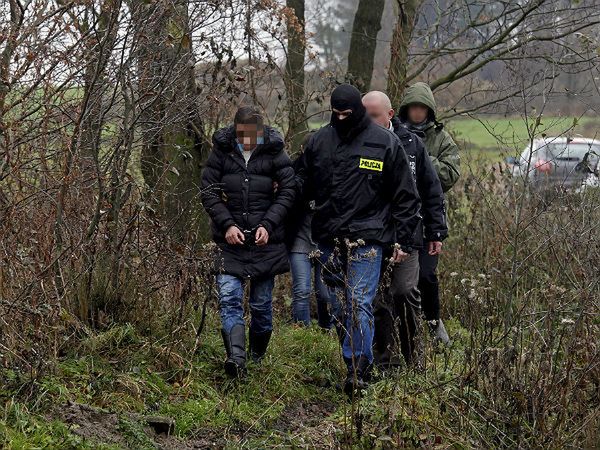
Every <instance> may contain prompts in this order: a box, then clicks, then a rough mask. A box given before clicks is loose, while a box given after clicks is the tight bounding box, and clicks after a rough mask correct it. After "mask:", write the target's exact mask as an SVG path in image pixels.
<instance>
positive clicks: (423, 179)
mask: <svg viewBox="0 0 600 450" xmlns="http://www.w3.org/2000/svg"><path fill="white" fill-rule="evenodd" d="M392 127H393V128H394V133H396V136H398V138H400V144H401V145H402V148H403V149H404V151H405V152H406V156H407V158H408V164H409V166H410V169H411V171H412V174H413V177H414V179H415V182H416V183H417V191H418V192H419V197H420V198H421V215H422V216H423V227H424V230H423V229H422V228H419V230H417V233H416V235H415V246H416V247H421V246H422V245H423V242H431V241H443V240H444V239H446V237H448V226H447V224H446V207H445V200H444V192H443V190H442V184H441V183H440V179H439V178H438V176H437V173H436V171H435V168H434V167H433V164H432V163H431V159H430V158H429V154H428V153H427V150H426V149H425V145H423V141H421V139H420V138H419V137H418V136H416V135H415V134H413V133H411V132H410V131H408V130H407V129H406V127H405V126H404V125H402V122H400V119H398V117H393V118H392ZM423 231H424V234H423Z"/></svg>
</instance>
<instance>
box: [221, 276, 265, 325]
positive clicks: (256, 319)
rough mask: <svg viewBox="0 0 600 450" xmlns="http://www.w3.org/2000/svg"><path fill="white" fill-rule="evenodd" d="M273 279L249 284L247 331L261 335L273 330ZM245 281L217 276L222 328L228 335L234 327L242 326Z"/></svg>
mask: <svg viewBox="0 0 600 450" xmlns="http://www.w3.org/2000/svg"><path fill="white" fill-rule="evenodd" d="M274 282H275V279H274V278H273V277H269V278H265V279H262V280H251V281H250V300H249V302H248V303H249V305H250V317H251V319H250V329H251V330H252V331H253V332H255V333H264V332H267V331H271V330H272V329H273V307H272V300H273V285H274ZM245 284H246V280H242V279H241V278H238V277H234V276H233V275H217V288H218V290H219V309H220V313H221V326H222V328H223V330H224V331H225V332H226V333H229V332H230V331H231V329H232V328H233V327H234V325H244V324H245V322H244V286H245Z"/></svg>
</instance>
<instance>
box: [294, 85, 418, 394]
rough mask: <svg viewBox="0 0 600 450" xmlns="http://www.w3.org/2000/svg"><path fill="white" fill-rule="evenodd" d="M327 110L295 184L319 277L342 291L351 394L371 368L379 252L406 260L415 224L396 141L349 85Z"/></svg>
mask: <svg viewBox="0 0 600 450" xmlns="http://www.w3.org/2000/svg"><path fill="white" fill-rule="evenodd" d="M331 107H332V115H331V123H330V124H329V125H327V126H325V127H323V128H321V129H320V130H319V131H317V132H316V133H315V134H314V135H313V136H312V137H311V138H310V140H309V142H308V144H307V146H306V149H305V151H304V153H303V155H302V157H301V158H300V160H299V162H298V164H297V168H298V173H297V178H298V181H299V184H300V186H301V190H302V193H303V195H304V198H305V199H308V200H314V201H315V212H314V216H313V220H312V236H313V239H314V240H315V242H316V243H317V245H318V247H319V251H320V254H321V255H320V262H321V263H322V264H323V276H324V278H326V279H327V281H328V282H329V284H336V285H337V286H338V289H340V290H341V289H342V287H343V290H344V292H345V302H346V303H345V318H344V320H343V321H342V323H343V324H344V327H345V329H343V330H342V333H341V334H342V335H341V338H342V339H343V345H342V352H343V356H344V360H345V362H346V365H347V368H348V376H347V378H346V381H345V384H344V390H345V391H346V392H347V393H349V394H351V393H353V392H354V390H355V389H362V388H364V387H365V386H366V381H368V376H369V369H370V366H371V364H372V362H373V349H372V343H373V313H372V302H373V299H374V297H375V294H376V292H377V286H378V283H379V275H380V270H381V262H382V258H383V254H384V251H389V252H390V254H392V252H393V256H394V259H395V260H396V261H398V262H399V261H402V260H404V259H405V258H407V257H408V256H409V255H410V253H411V252H412V246H413V238H414V234H415V231H416V230H417V229H418V227H419V226H420V222H421V218H420V215H419V198H418V194H417V192H416V187H415V182H414V180H413V177H412V175H411V173H410V168H409V165H408V161H407V159H406V155H405V154H404V152H403V151H402V149H401V148H400V142H399V140H398V138H397V137H396V135H395V134H394V133H392V132H391V131H388V130H385V129H383V128H381V127H380V126H378V125H376V124H375V123H373V122H372V121H371V120H370V118H369V117H368V116H367V115H366V111H365V108H364V106H363V104H362V101H361V97H360V92H359V91H358V90H357V89H356V88H354V87H352V86H350V85H347V84H346V85H341V86H338V87H337V88H336V89H335V90H334V91H333V93H332V95H331Z"/></svg>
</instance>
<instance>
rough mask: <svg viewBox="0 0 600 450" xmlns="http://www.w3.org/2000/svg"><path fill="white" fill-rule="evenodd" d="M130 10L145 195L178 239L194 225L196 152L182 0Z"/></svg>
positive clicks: (196, 117) (198, 143)
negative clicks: (136, 48)
mask: <svg viewBox="0 0 600 450" xmlns="http://www.w3.org/2000/svg"><path fill="white" fill-rule="evenodd" d="M133 16H134V20H135V26H136V37H137V42H138V51H137V53H138V54H137V64H138V71H139V92H138V97H139V100H138V103H139V108H140V123H141V131H142V140H143V145H142V158H141V169H142V175H143V177H144V181H145V183H146V185H147V187H148V194H149V195H148V198H147V199H148V201H149V202H151V203H152V204H153V207H156V208H157V212H158V214H159V215H160V216H161V217H162V218H163V219H166V220H168V222H169V227H170V228H171V230H172V233H171V236H172V237H173V238H174V239H175V240H177V241H179V242H184V241H186V240H187V238H188V237H189V233H190V232H191V231H193V230H194V228H195V227H193V226H192V224H191V221H192V219H193V218H194V216H195V213H196V212H197V206H198V205H197V203H196V200H197V199H198V193H199V179H200V164H201V157H202V139H201V133H200V129H201V120H200V114H199V110H198V106H197V105H198V98H197V94H196V83H195V75H194V57H193V53H192V48H191V42H192V41H191V35H190V26H189V17H188V8H187V2H186V1H183V0H176V1H173V2H160V3H151V4H148V3H147V2H145V1H143V0H135V2H134V12H133Z"/></svg>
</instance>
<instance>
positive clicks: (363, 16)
mask: <svg viewBox="0 0 600 450" xmlns="http://www.w3.org/2000/svg"><path fill="white" fill-rule="evenodd" d="M384 7H385V0H360V3H359V4H358V9H357V10H356V15H355V16H354V25H353V26H352V39H351V40H350V50H349V52H348V75H347V78H348V81H349V82H351V83H352V84H354V85H355V86H356V87H357V88H358V89H359V90H360V91H362V92H366V91H368V90H369V89H370V87H371V78H372V77H373V64H374V61H375V50H376V49H377V34H378V33H379V30H381V17H382V16H383V9H384Z"/></svg>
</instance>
